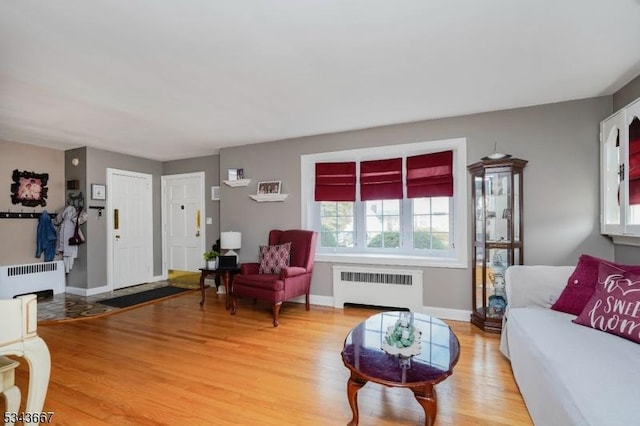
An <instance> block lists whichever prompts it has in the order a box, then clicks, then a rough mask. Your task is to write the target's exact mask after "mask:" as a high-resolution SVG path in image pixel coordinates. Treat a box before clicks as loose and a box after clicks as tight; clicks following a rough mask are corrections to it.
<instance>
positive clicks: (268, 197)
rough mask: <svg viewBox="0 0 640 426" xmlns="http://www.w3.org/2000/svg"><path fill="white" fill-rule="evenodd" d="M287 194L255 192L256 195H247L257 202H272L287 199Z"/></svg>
mask: <svg viewBox="0 0 640 426" xmlns="http://www.w3.org/2000/svg"><path fill="white" fill-rule="evenodd" d="M288 196H289V194H257V195H249V197H251V199H252V200H254V201H257V202H259V203H264V202H274V201H284V200H286V199H287V197H288Z"/></svg>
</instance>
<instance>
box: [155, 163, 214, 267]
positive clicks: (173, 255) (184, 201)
mask: <svg viewBox="0 0 640 426" xmlns="http://www.w3.org/2000/svg"><path fill="white" fill-rule="evenodd" d="M162 188H163V190H162V197H163V229H164V241H165V244H164V247H165V248H164V253H165V265H166V269H167V270H168V269H172V270H179V271H197V270H198V268H201V267H202V266H203V262H204V261H203V260H202V253H204V252H205V250H206V247H205V244H206V243H205V242H206V238H205V234H204V230H205V227H204V222H203V221H204V220H205V219H204V209H203V205H204V172H200V173H189V174H183V175H171V176H163V177H162ZM165 272H166V271H165Z"/></svg>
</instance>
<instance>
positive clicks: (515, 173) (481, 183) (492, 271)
mask: <svg viewBox="0 0 640 426" xmlns="http://www.w3.org/2000/svg"><path fill="white" fill-rule="evenodd" d="M526 164H527V161H526V160H521V159H518V158H510V156H507V157H505V158H502V159H485V160H482V161H479V162H477V163H474V164H471V165H470V166H468V167H467V168H468V170H469V173H470V174H471V179H472V185H471V188H472V198H473V226H472V230H473V265H472V270H473V276H472V282H473V297H472V299H473V311H472V313H471V323H473V324H474V325H476V326H478V327H480V328H481V329H482V330H484V331H488V332H495V333H499V332H500V331H501V330H502V317H503V315H504V312H505V309H506V307H507V303H508V302H509V301H508V300H507V295H506V292H505V280H504V272H505V270H506V269H507V267H508V266H510V265H521V264H522V262H523V253H522V249H523V245H522V173H523V170H524V167H525V166H526Z"/></svg>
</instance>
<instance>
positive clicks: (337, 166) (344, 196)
mask: <svg viewBox="0 0 640 426" xmlns="http://www.w3.org/2000/svg"><path fill="white" fill-rule="evenodd" d="M315 200H316V201H355V200H356V163H355V162H346V163H316V190H315Z"/></svg>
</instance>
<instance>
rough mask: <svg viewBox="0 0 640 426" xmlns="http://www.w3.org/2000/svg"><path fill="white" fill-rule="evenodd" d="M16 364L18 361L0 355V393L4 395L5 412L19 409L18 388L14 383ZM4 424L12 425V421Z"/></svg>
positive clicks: (15, 411)
mask: <svg viewBox="0 0 640 426" xmlns="http://www.w3.org/2000/svg"><path fill="white" fill-rule="evenodd" d="M18 365H20V363H19V362H18V361H14V360H12V359H11V358H7V357H4V356H0V393H1V394H3V395H4V400H5V407H6V409H5V411H6V412H7V413H17V412H18V410H19V409H20V389H19V388H18V387H17V386H16V385H15V369H16V368H17V367H18ZM6 425H13V422H8V423H5V426H6Z"/></svg>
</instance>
